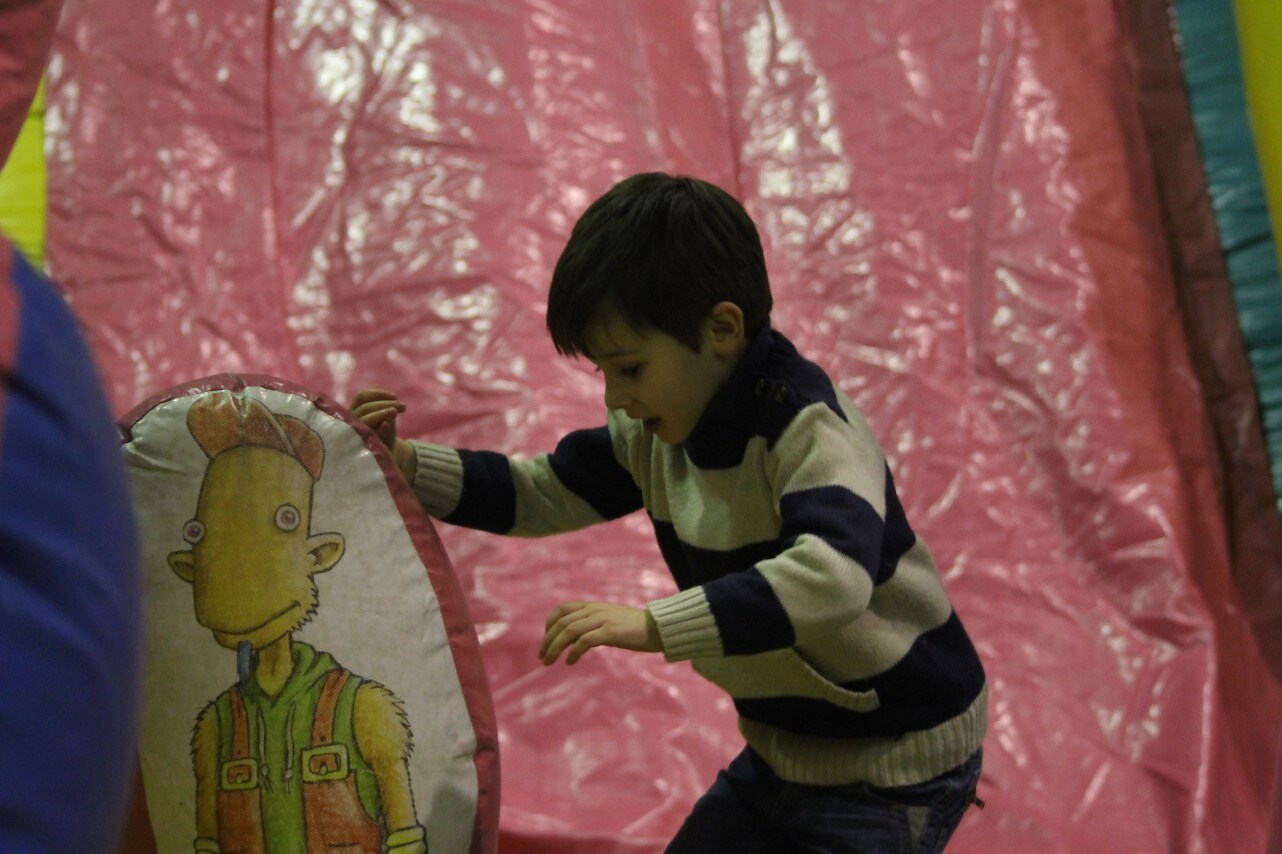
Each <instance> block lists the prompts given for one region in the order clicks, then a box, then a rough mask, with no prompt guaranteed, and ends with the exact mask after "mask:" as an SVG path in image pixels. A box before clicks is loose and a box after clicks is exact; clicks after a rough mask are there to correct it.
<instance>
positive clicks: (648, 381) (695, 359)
mask: <svg viewBox="0 0 1282 854" xmlns="http://www.w3.org/2000/svg"><path fill="white" fill-rule="evenodd" d="M722 306H728V307H729V309H731V310H732V312H731V313H732V314H737V316H738V324H737V327H735V325H734V318H730V319H729V321H728V322H722V320H719V319H718V317H719V315H718V311H717V309H714V310H713V314H712V315H710V316H709V318H708V320H707V321H705V322H704V325H703V333H702V346H701V347H700V348H699V351H698V352H695V351H694V350H691V349H690V348H689V347H688V346H686V345H685V344H683V343H681V342H680V341H678V340H677V339H676V338H673V337H672V336H671V335H668V334H667V333H664V332H659V331H657V330H653V329H652V330H647V331H643V332H639V331H637V330H636V329H633V328H632V327H631V326H630V325H629V324H628V323H627V321H625V320H623V319H622V318H620V317H618V316H617V315H615V314H609V315H607V316H606V317H605V318H604V319H602V320H601V321H600V322H598V323H595V324H593V326H592V327H591V328H590V329H589V330H588V334H587V335H586V336H585V341H584V343H585V344H586V345H587V352H588V353H589V354H590V355H589V358H590V359H591V360H592V362H593V364H595V365H596V366H597V368H598V369H599V370H600V371H601V373H602V375H603V376H604V377H605V405H606V406H607V407H609V408H610V409H621V410H623V411H624V413H626V414H627V416H628V417H629V418H634V419H636V420H638V421H641V422H642V424H643V426H644V428H645V431H646V432H647V433H650V434H653V435H654V436H655V437H656V438H658V439H660V440H661V441H663V442H667V443H668V444H670V445H677V444H680V443H682V442H684V441H685V440H686V439H687V438H689V436H690V434H691V433H692V432H693V431H694V428H695V425H696V424H698V422H699V418H700V416H702V415H703V410H704V409H705V408H707V406H708V404H709V403H710V402H711V401H712V398H713V397H714V396H715V395H716V393H717V391H718V390H720V388H721V386H722V384H723V383H725V381H726V378H727V377H729V376H730V372H731V371H732V370H733V369H734V366H735V364H736V362H738V358H739V356H740V355H742V353H743V351H744V349H746V344H745V343H744V340H743V334H742V330H743V322H742V313H741V312H739V310H738V307H737V306H734V305H733V304H731V303H721V304H720V305H719V306H718V307H717V308H718V309H720V308H721V307H722ZM736 328H737V332H736Z"/></svg>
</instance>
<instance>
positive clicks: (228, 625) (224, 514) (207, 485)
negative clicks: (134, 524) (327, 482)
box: [169, 445, 344, 649]
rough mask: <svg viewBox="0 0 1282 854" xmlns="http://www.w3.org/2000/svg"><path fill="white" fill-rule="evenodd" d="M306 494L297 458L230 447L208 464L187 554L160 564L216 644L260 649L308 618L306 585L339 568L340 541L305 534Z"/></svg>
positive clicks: (187, 529)
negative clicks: (186, 592)
mask: <svg viewBox="0 0 1282 854" xmlns="http://www.w3.org/2000/svg"><path fill="white" fill-rule="evenodd" d="M312 487H313V480H312V476H311V475H310V474H309V473H308V471H307V469H306V468H304V466H303V465H302V464H301V463H300V462H299V461H298V460H297V459H295V458H294V457H292V456H290V455H288V454H284V453H281V452H280V451H277V450H274V449H272V448H267V447H262V446H255V445H239V446H236V447H232V448H229V449H228V450H226V451H223V452H222V453H220V454H218V455H217V456H216V457H215V458H214V459H212V460H211V461H210V463H209V467H208V469H207V471H206V473H205V480H204V483H203V485H202V486H201V491H200V498H199V501H198V504H197V509H196V516H195V518H194V519H192V520H191V521H189V522H188V523H187V524H186V525H185V526H184V529H183V536H184V538H185V539H186V540H187V541H188V542H189V543H191V548H190V549H189V550H184V551H176V552H173V553H171V554H170V555H169V565H170V567H171V568H172V569H173V571H174V572H175V573H177V574H178V576H179V577H180V578H182V579H183V580H185V581H188V582H190V583H191V584H192V585H193V587H194V597H195V609H196V620H197V621H198V622H199V623H200V624H201V625H202V626H205V627H206V628H208V629H210V630H211V631H212V632H213V633H214V638H215V639H216V640H217V641H218V643H219V644H220V645H222V646H224V647H227V648H229V649H236V647H237V645H238V644H239V643H240V642H242V641H249V642H250V643H251V644H252V646H253V647H254V648H255V649H261V648H263V647H264V646H266V645H268V644H270V643H272V642H273V641H275V640H277V639H278V638H280V637H281V636H283V635H285V634H287V633H289V632H292V631H293V630H295V629H297V628H298V627H299V626H301V625H302V624H303V623H304V622H306V621H307V619H308V618H309V617H310V616H311V614H312V613H313V612H314V611H315V609H316V606H317V603H318V598H317V590H316V584H315V582H314V580H313V576H314V575H315V574H316V573H318V572H324V571H325V570H328V569H330V568H331V567H333V566H334V565H335V564H336V563H338V561H339V559H340V558H341V557H342V556H343V548H344V542H343V537H342V535H341V534H336V533H330V534H315V535H312V534H310V533H309V531H310V524H311V512H312Z"/></svg>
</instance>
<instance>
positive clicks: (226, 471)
mask: <svg viewBox="0 0 1282 854" xmlns="http://www.w3.org/2000/svg"><path fill="white" fill-rule="evenodd" d="M187 427H188V429H189V430H190V432H191V435H192V437H193V438H195V440H196V443H197V444H198V445H199V446H200V448H201V449H202V450H203V451H204V453H205V455H206V456H207V457H208V458H209V463H208V466H207V467H206V470H205V476H204V480H203V482H202V483H201V487H200V494H199V498H198V500H197V507H196V515H195V517H194V518H192V519H191V520H190V521H189V522H187V523H186V525H185V526H184V528H183V537H184V539H186V540H187V542H188V543H189V544H190V545H191V548H189V549H185V550H182V551H175V552H172V553H171V554H170V555H169V558H168V560H169V566H170V567H171V568H172V569H173V571H174V572H175V573H177V575H178V576H179V577H180V578H182V579H183V580H184V581H186V582H189V583H190V584H191V585H192V590H193V599H194V604H195V612H196V620H197V622H199V623H200V625H202V626H204V627H205V628H207V629H209V630H210V631H211V632H212V633H213V636H214V639H215V640H216V641H217V643H218V644H219V645H220V646H223V647H225V648H227V649H229V650H234V651H235V652H236V664H237V672H238V674H239V679H238V681H237V683H236V684H234V685H232V686H231V687H230V688H228V689H227V690H226V691H224V692H223V693H222V694H221V695H219V696H218V698H217V699H215V700H214V701H213V702H211V703H209V704H208V705H207V706H206V707H205V708H204V709H203V710H202V711H201V712H200V714H199V716H198V718H197V721H196V725H195V731H194V735H193V738H192V758H193V765H194V769H195V777H196V832H197V837H196V841H195V851H197V852H210V854H266V852H271V854H292V852H298V854H304V852H306V854H311V853H312V852H320V851H333V850H341V851H350V852H369V854H379V853H380V852H384V851H387V852H394V854H420V852H426V851H427V844H426V835H425V831H424V828H423V827H422V826H421V825H420V824H418V820H417V817H416V815H415V811H414V799H413V794H412V792H411V786H410V773H409V764H408V763H409V756H410V753H411V751H412V748H413V745H412V740H411V732H410V726H409V722H408V721H407V719H406V717H405V714H404V712H403V710H402V708H401V705H400V702H399V701H398V700H397V698H396V697H395V696H394V695H393V694H392V693H391V691H389V690H388V689H387V688H385V687H383V686H382V685H380V684H378V683H376V682H373V681H370V680H367V679H363V678H361V677H360V676H357V675H355V674H353V673H351V672H350V671H348V670H346V669H345V668H343V667H342V665H340V664H339V663H338V662H336V661H335V660H334V658H333V656H331V655H330V654H329V653H327V652H323V651H321V650H317V649H314V648H313V647H312V646H310V645H308V644H306V643H303V642H302V641H299V640H296V639H295V638H294V633H295V632H297V631H298V629H299V628H300V627H302V626H303V625H304V624H305V623H306V622H307V621H308V620H309V619H310V618H311V617H312V615H313V614H315V613H316V610H317V608H318V606H319V594H318V591H317V587H316V583H315V579H314V576H315V575H316V574H317V573H321V572H325V571H327V570H329V569H332V568H333V567H334V566H335V564H337V563H338V562H339V560H340V559H341V558H342V556H343V551H344V546H345V541H344V538H343V536H342V534H339V533H318V534H313V533H312V532H311V518H312V497H313V492H314V486H315V483H316V481H317V480H318V479H319V478H320V475H321V469H322V466H323V463H324V456H325V447H324V443H323V442H322V440H321V437H320V436H319V435H318V434H317V433H316V432H315V431H314V430H312V429H311V428H310V427H308V426H307V425H306V424H305V423H303V422H302V421H300V420H298V419H296V418H291V417H289V416H287V415H279V414H275V413H273V412H271V411H270V410H269V409H268V408H267V407H266V406H265V405H263V404H262V403H261V402H259V401H258V400H256V399H254V398H252V397H247V396H244V395H240V394H235V393H232V392H229V391H222V392H217V393H211V394H208V395H206V396H204V397H202V398H201V399H200V400H199V401H197V402H196V403H195V404H193V405H192V407H191V409H190V410H189V412H188V415H187Z"/></svg>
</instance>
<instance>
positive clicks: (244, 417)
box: [121, 374, 498, 854]
mask: <svg viewBox="0 0 1282 854" xmlns="http://www.w3.org/2000/svg"><path fill="white" fill-rule="evenodd" d="M121 428H122V432H123V434H124V441H125V444H124V451H125V459H126V462H127V467H128V470H129V472H130V475H131V478H132V483H133V489H134V494H135V501H136V507H137V514H138V518H139V528H140V531H141V552H142V555H141V556H142V567H143V569H142V574H143V586H144V598H145V613H146V623H147V635H148V642H149V643H148V646H149V650H150V652H149V656H148V677H147V684H146V688H145V692H144V705H143V717H142V734H141V741H140V748H139V749H140V759H141V766H142V775H143V783H144V788H145V791H146V806H147V812H148V814H149V816H150V823H151V827H152V829H153V830H154V833H155V837H156V843H157V848H158V850H160V851H162V852H176V851H190V850H192V847H193V840H196V842H197V843H202V844H203V841H204V840H209V841H210V842H217V843H219V844H220V846H221V849H222V850H224V851H227V850H236V849H244V850H258V849H259V848H260V846H263V845H264V844H266V848H267V850H271V851H299V852H302V851H309V850H331V849H332V848H335V847H336V846H337V850H344V851H374V852H377V851H381V850H388V849H390V850H392V851H401V850H403V851H405V852H411V851H417V850H422V849H421V846H422V844H423V843H426V844H427V845H428V847H429V848H430V850H431V851H432V852H433V854H439V852H468V851H473V852H479V851H492V850H494V849H495V847H496V840H497V827H498V744H497V735H496V728H495V723H494V713H493V706H492V703H491V700H490V696H489V690H488V686H487V683H486V679H485V674H484V671H483V668H482V662H481V657H480V651H479V646H478V643H477V638H476V634H475V631H474V629H473V626H472V623H471V621H470V618H469V617H468V613H467V607H466V603H465V601H464V597H463V593H462V590H461V588H460V585H459V583H458V581H457V579H456V577H455V575H454V572H453V570H452V568H451V566H450V562H449V559H448V557H447V556H446V554H445V552H444V550H443V549H442V547H441V544H440V541H439V539H438V538H437V536H436V533H435V530H434V529H433V527H432V524H431V522H430V520H429V519H428V517H427V516H426V514H424V512H423V511H422V509H421V508H420V507H419V505H418V504H417V502H416V501H415V499H414V498H413V496H412V494H411V493H410V491H409V486H408V485H407V484H406V483H405V481H404V479H403V478H402V476H401V475H400V473H399V472H398V471H397V470H396V468H395V466H394V464H393V463H392V461H391V458H390V455H389V454H388V453H387V451H386V448H385V447H384V446H383V445H382V443H381V442H379V441H378V439H377V438H376V437H374V436H373V434H372V433H370V431H369V430H368V429H367V428H365V426H364V425H362V424H360V423H359V421H357V420H355V419H354V417H353V416H352V415H351V414H350V413H349V412H348V411H347V410H346V409H344V408H343V407H341V406H338V405H336V404H334V403H332V402H330V401H328V400H326V399H325V398H324V397H323V396H320V395H316V394H312V393H310V392H308V391H306V390H304V389H301V388H298V387H296V386H293V385H291V384H289V383H288V382H286V381H283V380H279V379H276V378H272V377H264V376H242V375H232V374H223V375H219V376H214V377H207V378H204V379H201V380H197V381H195V382H193V383H189V384H186V385H184V386H182V387H178V388H175V389H172V390H170V391H169V392H166V393H164V394H161V395H159V396H157V397H155V398H153V399H151V400H149V401H148V402H146V403H144V404H142V405H141V406H139V407H137V408H136V409H135V410H134V411H133V412H131V413H130V414H129V415H127V416H126V417H125V418H124V419H123V420H122V422H121ZM398 845H403V846H405V847H403V848H398V847H397V846H398ZM342 846H349V847H342Z"/></svg>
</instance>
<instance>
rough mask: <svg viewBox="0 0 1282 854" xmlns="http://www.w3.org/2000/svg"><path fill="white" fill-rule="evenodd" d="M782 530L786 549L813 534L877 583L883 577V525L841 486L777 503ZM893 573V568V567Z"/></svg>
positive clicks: (804, 492)
mask: <svg viewBox="0 0 1282 854" xmlns="http://www.w3.org/2000/svg"><path fill="white" fill-rule="evenodd" d="M779 513H780V515H781V516H782V517H783V530H782V531H780V533H779V539H780V540H781V541H782V544H783V546H784V548H789V547H791V546H792V545H793V543H795V542H796V541H797V538H798V537H799V536H801V535H802V534H813V535H815V536H817V537H819V538H820V539H821V540H823V541H824V542H825V543H827V544H828V545H829V546H831V547H832V548H834V549H836V550H837V551H839V552H841V553H842V554H843V555H845V556H846V557H848V558H850V559H851V560H853V561H855V562H856V563H858V564H859V565H860V566H862V567H863V568H864V569H865V570H867V571H868V574H869V575H870V576H872V580H873V583H874V584H876V583H879V582H880V581H881V578H879V574H880V575H884V574H885V572H884V569H882V572H881V573H879V572H878V570H879V569H881V568H882V567H883V555H882V548H881V543H882V523H881V517H880V516H878V515H877V510H876V509H875V508H874V507H873V506H872V505H871V504H869V503H868V501H867V500H866V499H864V498H862V497H861V496H858V495H855V494H854V493H853V492H851V491H850V490H849V489H846V488H845V487H844V486H818V487H815V488H814V489H805V490H802V491H800V492H791V493H788V494H787V495H785V496H783V498H781V499H780V500H779ZM892 571H893V565H892Z"/></svg>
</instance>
